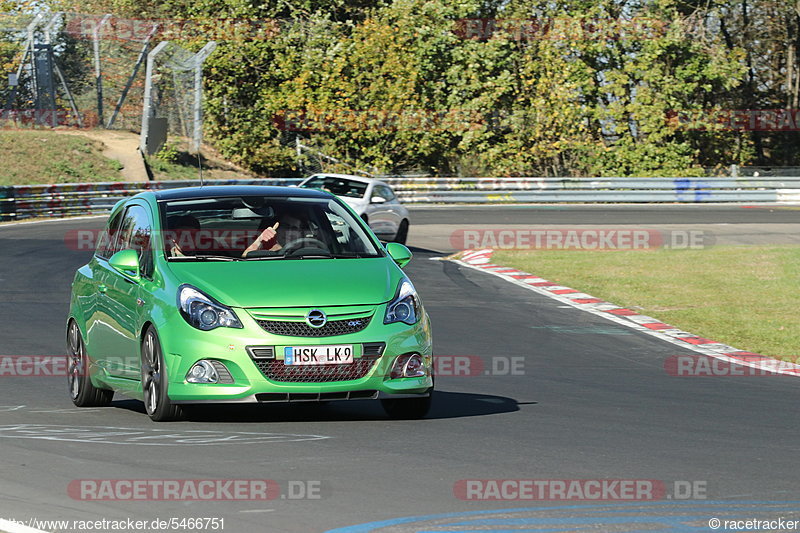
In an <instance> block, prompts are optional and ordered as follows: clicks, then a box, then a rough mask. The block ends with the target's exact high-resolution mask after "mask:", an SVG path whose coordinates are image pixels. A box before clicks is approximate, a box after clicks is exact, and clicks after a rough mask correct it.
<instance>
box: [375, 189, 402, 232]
mask: <svg viewBox="0 0 800 533" xmlns="http://www.w3.org/2000/svg"><path fill="white" fill-rule="evenodd" d="M387 196H389V197H390V198H393V197H394V195H393V194H392V193H391V190H389V188H388V187H384V186H383V185H380V184H375V185H373V187H372V191H371V192H370V193H369V215H368V216H369V225H370V227H371V228H372V231H374V232H375V233H376V234H377V235H378V236H380V237H381V238H383V239H388V238H392V237H394V235H395V234H396V233H397V227H398V225H399V224H400V221H399V220H398V218H397V215H396V214H395V212H394V210H393V208H392V204H391V200H390V198H387ZM376 197H380V198H383V199H384V200H385V201H383V202H376V201H375V198H376Z"/></svg>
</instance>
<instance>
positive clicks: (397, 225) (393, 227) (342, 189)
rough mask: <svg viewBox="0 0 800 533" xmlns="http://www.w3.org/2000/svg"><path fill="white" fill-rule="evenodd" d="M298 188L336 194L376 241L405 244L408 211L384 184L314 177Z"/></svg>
mask: <svg viewBox="0 0 800 533" xmlns="http://www.w3.org/2000/svg"><path fill="white" fill-rule="evenodd" d="M298 187H305V188H308V189H322V190H325V191H328V192H330V193H333V194H335V195H336V196H338V197H339V198H341V199H342V200H344V202H345V203H346V204H347V205H349V206H350V207H352V208H353V210H354V211H355V212H356V214H358V215H359V216H360V217H361V218H363V219H364V221H366V223H367V224H369V227H370V228H372V231H374V232H375V235H377V236H378V238H380V239H382V240H385V241H394V242H399V243H401V244H405V243H406V239H407V238H408V223H409V222H408V209H406V208H405V207H403V205H402V204H401V203H400V202H399V201H398V200H397V196H396V195H395V194H394V191H393V190H392V188H391V187H389V185H388V184H387V183H385V182H383V181H380V180H376V179H373V178H364V177H361V176H351V175H349V174H314V175H313V176H309V177H308V178H306V179H305V180H303V181H302V182H301V183H300V184H299V185H298Z"/></svg>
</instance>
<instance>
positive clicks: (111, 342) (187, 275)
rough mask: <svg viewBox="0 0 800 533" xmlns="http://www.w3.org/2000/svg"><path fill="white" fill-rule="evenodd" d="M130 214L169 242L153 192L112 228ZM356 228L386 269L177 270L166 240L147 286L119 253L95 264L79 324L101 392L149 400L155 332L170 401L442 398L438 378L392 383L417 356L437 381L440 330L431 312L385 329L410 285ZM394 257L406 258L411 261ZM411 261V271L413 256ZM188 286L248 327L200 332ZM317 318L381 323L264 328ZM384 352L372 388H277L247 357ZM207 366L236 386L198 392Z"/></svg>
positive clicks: (83, 284)
mask: <svg viewBox="0 0 800 533" xmlns="http://www.w3.org/2000/svg"><path fill="white" fill-rule="evenodd" d="M131 203H135V204H138V205H141V206H143V207H144V208H145V209H146V210H147V211H148V212H149V213H150V218H151V221H152V223H153V231H154V234H158V233H157V232H159V231H160V230H161V229H162V228H161V223H162V222H161V220H160V216H159V209H158V202H157V199H156V197H155V195H154V193H152V192H144V193H141V194H139V195H137V196H135V197H132V198H130V199H126V200H124V201H121V202H119V203H118V204H117V205H116V206H115V207H114V209H113V210H112V214H111V216H114V214H116V213H117V212H118V211H119V210H121V209H123V208H124V207H125V206H127V205H130V204H131ZM348 209H349V208H348ZM354 218H355V219H356V220H357V221H358V223H359V224H361V225H362V227H363V228H364V229H365V231H366V232H367V234H368V235H369V236H370V238H371V239H374V243H375V245H376V246H378V247H380V249H381V250H383V256H382V257H373V258H363V259H313V260H299V261H298V260H275V261H232V262H175V261H172V262H170V261H167V259H166V257H165V255H164V251H163V243H161V239H157V238H156V239H153V248H154V264H155V268H154V272H153V274H152V277H151V279H148V278H146V277H144V276H141V275H139V273H138V269H137V268H134V267H135V266H138V261H136V263H137V264H136V265H132V264H131V253H133V258H134V259H136V253H135V252H133V251H122V252H118V253H117V254H115V255H114V256H113V257H112V258H110V260H106V259H103V258H101V257H98V256H97V255H95V256H93V257H92V259H91V260H90V261H89V263H88V264H86V265H84V266H83V267H81V268H80V269H79V270H78V271H77V272H76V275H75V278H74V281H73V284H72V295H71V301H70V311H69V317H68V319H69V320H75V321H76V323H77V324H78V326H79V328H80V331H81V334H82V336H83V339H84V341H85V345H86V350H87V353H88V356H89V360H90V369H89V375H90V377H91V381H92V383H93V384H94V385H95V386H96V387H99V388H107V389H113V390H116V391H120V392H123V393H125V394H126V395H129V396H132V397H135V398H141V397H142V387H141V341H142V337H143V335H144V332H145V330H146V328H147V327H148V326H149V325H152V326H153V327H155V329H156V331H157V333H158V336H159V339H160V342H161V345H162V349H163V353H164V358H165V363H166V368H167V374H168V383H169V385H168V395H169V398H170V399H171V400H172V401H173V402H178V403H193V402H234V401H253V395H255V394H259V393H276V392H279V393H285V392H289V393H317V392H342V391H362V390H377V391H380V392H383V393H388V394H393V393H398V394H424V393H426V392H428V391H429V390H430V389H431V388H432V386H433V381H432V377H431V376H430V375H428V376H426V377H422V378H401V379H389V377H388V376H389V371H390V368H391V365H392V363H393V362H394V359H395V358H396V357H397V356H399V355H402V354H407V353H412V352H414V353H419V354H421V355H423V357H424V359H425V362H426V363H427V366H428V368H430V369H432V365H433V361H432V338H431V326H430V320H429V318H428V315H427V314H426V313H425V311H424V310H423V309H421V310H420V311H421V312H420V315H421V316H420V319H419V320H418V322H417V323H416V324H414V325H407V324H405V323H394V324H384V323H383V322H384V321H383V318H384V316H385V313H386V306H387V303H389V302H390V301H391V300H393V298H394V297H395V295H396V292H397V289H398V285H399V283H400V282H401V280H403V279H404V278H405V277H406V276H405V274H404V273H403V271H402V270H401V268H400V266H399V265H398V262H397V261H395V260H394V259H393V258H392V256H390V255H389V253H386V249H385V248H384V247H383V245H382V244H381V243H380V242H379V241H378V240H377V238H376V237H375V236H374V234H373V233H372V232H371V231H370V229H369V228H368V226H367V225H366V224H364V223H363V222H362V221H361V220H360V219H359V218H358V217H357V216H354ZM395 252H396V253H400V254H401V255H403V253H402V250H400V249H397V248H396V249H395ZM406 252H407V250H406ZM408 255H409V259H410V252H408ZM111 263H114V265H112V264H111ZM186 283H188V284H190V285H193V286H194V287H196V288H198V289H200V290H201V291H203V292H205V293H206V294H207V295H209V296H211V297H212V298H214V299H216V300H217V301H218V302H219V303H221V304H223V305H226V306H229V307H230V308H232V309H233V311H234V312H235V313H236V315H237V317H238V318H239V320H240V321H241V323H242V326H243V327H242V328H241V329H237V328H226V327H219V328H216V329H213V330H210V331H201V330H199V329H196V328H194V327H192V326H191V325H189V324H188V323H187V321H186V320H185V319H184V317H183V316H182V315H181V312H180V310H179V309H178V305H177V293H178V288H179V287H180V286H181V285H182V284H186ZM311 309H320V310H322V311H323V312H325V313H326V314H346V313H353V314H354V315H357V316H367V315H371V316H372V320H371V321H370V323H369V325H368V326H367V327H366V328H365V329H363V330H362V331H359V332H357V333H352V334H345V335H336V336H331V337H312V338H310V337H288V336H278V335H272V334H270V333H268V332H266V331H265V330H264V329H262V328H261V326H259V324H258V323H257V322H256V319H257V318H266V317H269V316H286V315H291V316H295V315H297V316H301V317H302V316H304V315H305V313H307V312H308V311H309V310H311ZM348 316H349V315H348ZM375 342H384V343H386V348H385V350H384V352H383V355H382V357H381V358H380V359H379V360H378V362H377V363H376V364H375V365H374V367H373V368H372V370H371V371H370V372H369V373H368V374H367V376H366V377H364V378H362V379H359V380H351V381H337V382H327V383H294V382H292V383H287V382H273V381H270V380H268V379H267V378H266V377H265V376H264V375H263V374H262V373H261V371H260V370H259V369H258V368H257V366H256V365H255V363H254V362H253V360H252V359H251V358H250V356H249V354H248V352H247V350H246V349H245V347H247V346H274V347H275V353H276V358H277V359H279V360H282V359H283V347H285V346H314V345H330V344H352V345H353V347H354V354H355V357H356V358H359V357H360V356H361V344H362V343H375ZM201 359H214V360H218V361H220V362H222V363H223V364H224V365H225V366H226V367H227V368H228V370H229V371H230V374H231V376H232V378H233V381H234V383H233V384H193V383H187V382H186V380H185V377H186V375H187V372H188V371H189V369H190V368H191V367H192V365H193V364H194V363H195V362H197V361H198V360H201ZM429 374H430V373H429Z"/></svg>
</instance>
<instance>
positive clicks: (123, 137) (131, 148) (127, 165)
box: [61, 129, 147, 181]
mask: <svg viewBox="0 0 800 533" xmlns="http://www.w3.org/2000/svg"><path fill="white" fill-rule="evenodd" d="M61 133H65V134H69V135H82V136H84V137H88V138H90V139H93V140H95V141H100V142H101V143H103V145H104V146H105V148H104V149H103V155H104V156H105V157H108V158H109V159H115V160H117V161H119V162H120V163H121V164H122V170H121V171H120V173H121V174H122V177H123V178H124V180H125V181H147V170H146V169H145V167H144V162H143V161H142V156H141V155H140V154H139V134H137V133H132V132H130V131H118V130H77V131H76V130H66V129H65V130H61Z"/></svg>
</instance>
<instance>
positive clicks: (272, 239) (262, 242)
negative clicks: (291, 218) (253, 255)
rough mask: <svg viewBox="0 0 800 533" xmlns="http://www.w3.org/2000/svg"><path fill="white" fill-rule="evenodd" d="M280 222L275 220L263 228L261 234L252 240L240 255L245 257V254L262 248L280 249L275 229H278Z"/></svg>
mask: <svg viewBox="0 0 800 533" xmlns="http://www.w3.org/2000/svg"><path fill="white" fill-rule="evenodd" d="M280 224H281V223H280V222H276V223H275V224H273V225H272V226H271V227H269V228H267V229H265V230H264V231H262V232H261V235H259V236H258V238H257V239H256V240H255V241H253V244H251V245H250V246H248V247H247V249H246V250H245V251H244V253H242V257H247V254H249V253H250V252H253V251H255V250H259V249H261V248H263V249H264V250H270V251H276V250H280V249H281V245H280V244H278V238H277V235H278V234H277V232H276V231H275V230H277V229H278V226H280Z"/></svg>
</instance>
